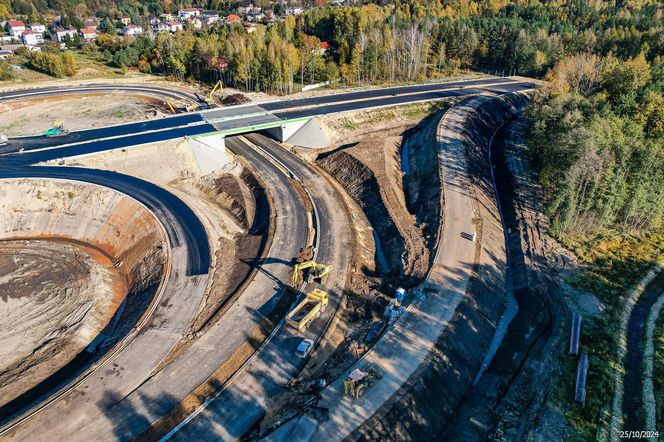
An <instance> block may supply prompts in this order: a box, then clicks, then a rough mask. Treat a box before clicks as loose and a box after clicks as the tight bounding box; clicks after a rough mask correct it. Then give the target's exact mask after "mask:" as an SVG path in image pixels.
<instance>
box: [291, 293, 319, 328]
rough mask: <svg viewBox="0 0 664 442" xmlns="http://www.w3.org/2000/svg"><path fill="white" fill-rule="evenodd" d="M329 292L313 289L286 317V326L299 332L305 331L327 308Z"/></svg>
mask: <svg viewBox="0 0 664 442" xmlns="http://www.w3.org/2000/svg"><path fill="white" fill-rule="evenodd" d="M327 303H328V296H327V292H325V291H323V290H320V289H313V290H312V291H310V292H309V293H307V296H306V297H305V298H304V299H303V300H302V302H300V303H299V304H298V305H296V306H295V308H293V310H291V311H290V313H288V315H286V324H288V325H290V326H291V327H293V328H294V329H297V330H298V331H303V330H305V329H306V328H307V327H309V324H311V322H312V321H313V320H314V319H316V318H318V317H319V316H320V314H321V313H322V312H324V311H325V307H327Z"/></svg>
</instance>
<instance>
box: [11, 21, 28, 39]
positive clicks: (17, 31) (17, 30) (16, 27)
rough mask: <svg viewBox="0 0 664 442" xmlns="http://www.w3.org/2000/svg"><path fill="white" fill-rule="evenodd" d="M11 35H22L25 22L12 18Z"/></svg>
mask: <svg viewBox="0 0 664 442" xmlns="http://www.w3.org/2000/svg"><path fill="white" fill-rule="evenodd" d="M7 24H8V25H9V35H11V36H13V37H20V36H21V35H23V33H24V32H25V24H24V23H23V22H22V21H20V20H10V21H9V23H7Z"/></svg>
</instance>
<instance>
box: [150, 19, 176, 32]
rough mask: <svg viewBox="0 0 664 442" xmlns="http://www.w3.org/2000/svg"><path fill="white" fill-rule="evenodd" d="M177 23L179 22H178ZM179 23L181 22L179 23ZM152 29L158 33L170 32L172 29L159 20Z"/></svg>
mask: <svg viewBox="0 0 664 442" xmlns="http://www.w3.org/2000/svg"><path fill="white" fill-rule="evenodd" d="M176 23H177V22H176ZM178 24H179V23H178ZM152 30H153V31H154V32H156V33H157V34H158V33H160V32H168V31H170V30H171V27H170V26H168V25H167V24H166V23H162V22H159V23H157V24H156V25H152Z"/></svg>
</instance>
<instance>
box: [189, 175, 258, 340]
mask: <svg viewBox="0 0 664 442" xmlns="http://www.w3.org/2000/svg"><path fill="white" fill-rule="evenodd" d="M209 181H212V187H211V188H207V193H208V194H210V195H216V199H217V201H219V204H220V205H221V207H224V208H225V209H226V210H228V211H229V212H230V213H232V214H233V215H234V216H235V218H236V220H237V222H238V223H239V224H240V225H242V226H243V227H244V228H245V229H246V231H245V232H243V233H240V234H237V235H236V236H235V238H234V239H233V240H229V239H226V238H223V237H222V238H219V245H220V247H219V249H218V250H217V252H216V256H215V258H216V260H215V261H216V264H215V270H214V272H213V275H214V277H213V281H212V283H211V285H210V290H209V291H208V292H207V293H206V297H205V301H204V304H203V306H202V308H201V311H200V312H199V314H198V316H197V318H196V320H195V321H194V323H193V325H192V329H193V330H194V331H199V330H201V329H202V328H204V327H205V326H206V325H208V324H209V323H210V321H211V320H212V319H215V318H218V316H219V314H220V313H221V311H222V309H224V307H225V306H226V305H227V303H228V301H229V300H230V299H231V297H232V296H233V295H235V294H237V293H238V291H239V290H240V287H241V285H242V284H244V283H245V282H246V281H247V280H248V278H249V276H250V275H251V274H252V273H253V272H254V271H255V270H256V269H257V268H258V265H259V261H260V257H261V255H262V253H263V251H264V250H265V249H266V244H267V241H268V239H269V238H268V234H269V228H270V206H269V203H268V197H267V195H266V193H265V189H264V188H263V186H262V185H261V184H260V183H259V182H258V180H257V179H256V177H255V176H254V175H253V174H252V173H251V172H250V171H249V170H248V169H243V171H242V173H241V174H240V176H239V177H237V176H235V175H232V174H222V175H221V176H219V177H215V178H212V179H210V180H209Z"/></svg>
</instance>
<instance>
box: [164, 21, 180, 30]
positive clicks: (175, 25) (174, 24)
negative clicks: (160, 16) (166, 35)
mask: <svg viewBox="0 0 664 442" xmlns="http://www.w3.org/2000/svg"><path fill="white" fill-rule="evenodd" d="M166 24H167V25H168V30H169V31H171V32H177V31H181V30H182V23H180V22H179V21H169V22H168V23H166Z"/></svg>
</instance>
